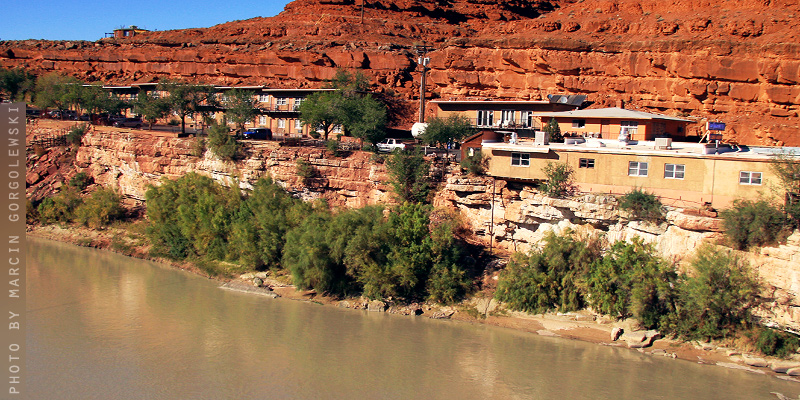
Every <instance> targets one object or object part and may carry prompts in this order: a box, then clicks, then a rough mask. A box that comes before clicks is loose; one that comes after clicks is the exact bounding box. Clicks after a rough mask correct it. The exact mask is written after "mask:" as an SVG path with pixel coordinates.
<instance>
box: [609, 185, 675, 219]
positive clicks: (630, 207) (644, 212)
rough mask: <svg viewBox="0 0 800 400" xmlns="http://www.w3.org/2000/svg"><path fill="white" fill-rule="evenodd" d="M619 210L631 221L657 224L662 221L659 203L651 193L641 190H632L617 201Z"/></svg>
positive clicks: (662, 215)
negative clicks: (626, 214)
mask: <svg viewBox="0 0 800 400" xmlns="http://www.w3.org/2000/svg"><path fill="white" fill-rule="evenodd" d="M618 201H619V208H620V210H623V211H625V212H627V213H628V215H629V216H631V217H632V218H633V219H636V220H640V221H650V222H659V221H661V220H663V219H664V214H663V211H662V207H663V206H662V205H661V202H660V201H659V200H658V197H657V196H656V195H654V194H652V193H647V192H645V191H644V190H641V189H633V190H631V191H630V192H628V193H626V194H624V195H622V196H620V197H619V199H618Z"/></svg>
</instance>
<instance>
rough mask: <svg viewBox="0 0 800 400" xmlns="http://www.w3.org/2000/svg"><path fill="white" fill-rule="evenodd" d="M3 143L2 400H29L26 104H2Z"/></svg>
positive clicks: (0, 226) (0, 137)
mask: <svg viewBox="0 0 800 400" xmlns="http://www.w3.org/2000/svg"><path fill="white" fill-rule="evenodd" d="M0 131H1V132H2V134H0V140H1V141H2V150H0V151H1V152H2V153H0V154H2V157H0V162H2V180H3V182H2V185H3V186H2V187H3V191H2V193H3V194H2V195H0V197H2V199H3V206H2V222H0V233H1V237H2V243H3V249H2V252H3V259H4V260H5V261H4V262H3V269H2V271H3V272H2V274H3V278H4V279H3V281H4V285H5V286H6V287H5V288H4V290H3V291H2V299H3V300H2V304H3V311H4V314H5V316H6V321H5V323H3V324H2V326H0V332H2V333H0V352H2V353H5V354H4V355H3V356H0V357H2V358H3V359H4V360H6V367H5V368H4V369H3V371H4V375H5V377H4V378H2V379H3V380H4V381H5V382H6V385H4V386H5V387H4V388H3V394H2V395H0V398H7V399H13V398H20V399H21V398H24V397H25V389H24V388H25V297H26V293H25V198H26V197H25V173H26V171H25V103H0Z"/></svg>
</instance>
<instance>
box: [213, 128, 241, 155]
mask: <svg viewBox="0 0 800 400" xmlns="http://www.w3.org/2000/svg"><path fill="white" fill-rule="evenodd" d="M207 145H208V149H209V150H211V151H212V152H213V153H214V154H216V155H217V157H219V158H221V159H223V160H232V159H233V158H234V157H235V156H236V154H237V153H238V152H239V141H238V140H237V139H236V137H234V136H232V135H231V134H230V131H229V130H228V127H227V126H225V125H218V124H214V125H212V126H211V127H210V128H209V129H208V141H207Z"/></svg>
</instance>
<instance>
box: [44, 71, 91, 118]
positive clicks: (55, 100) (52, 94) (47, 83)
mask: <svg viewBox="0 0 800 400" xmlns="http://www.w3.org/2000/svg"><path fill="white" fill-rule="evenodd" d="M80 83H81V82H80V81H79V80H78V79H77V78H75V77H71V76H64V75H60V74H57V73H51V74H47V75H44V76H41V77H39V78H38V79H37V80H36V89H35V91H34V101H33V103H34V104H36V105H37V106H39V107H40V108H43V109H47V108H55V109H58V110H64V109H66V108H68V107H69V104H70V103H71V101H72V99H73V98H74V96H73V93H72V92H71V91H70V87H71V86H75V85H79V84H80Z"/></svg>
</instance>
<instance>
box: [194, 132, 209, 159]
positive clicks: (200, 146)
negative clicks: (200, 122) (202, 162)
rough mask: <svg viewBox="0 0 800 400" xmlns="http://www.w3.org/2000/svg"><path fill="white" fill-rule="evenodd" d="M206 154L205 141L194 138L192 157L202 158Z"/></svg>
mask: <svg viewBox="0 0 800 400" xmlns="http://www.w3.org/2000/svg"><path fill="white" fill-rule="evenodd" d="M205 152H206V140H205V139H203V138H200V137H195V138H194V140H193V141H192V155H193V156H195V157H202V156H203V154H205Z"/></svg>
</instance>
